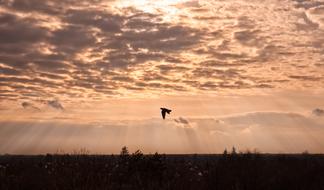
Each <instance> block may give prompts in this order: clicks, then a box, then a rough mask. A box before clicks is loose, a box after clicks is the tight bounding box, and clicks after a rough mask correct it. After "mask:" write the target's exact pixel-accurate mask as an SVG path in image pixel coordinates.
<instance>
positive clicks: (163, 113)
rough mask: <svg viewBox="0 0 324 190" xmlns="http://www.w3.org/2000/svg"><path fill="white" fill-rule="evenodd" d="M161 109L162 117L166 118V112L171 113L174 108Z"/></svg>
mask: <svg viewBox="0 0 324 190" xmlns="http://www.w3.org/2000/svg"><path fill="white" fill-rule="evenodd" d="M160 109H161V114H162V118H163V119H165V113H168V114H170V113H171V111H172V110H169V109H167V108H160Z"/></svg>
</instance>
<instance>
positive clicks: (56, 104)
mask: <svg viewBox="0 0 324 190" xmlns="http://www.w3.org/2000/svg"><path fill="white" fill-rule="evenodd" d="M47 105H48V106H50V107H51V108H54V109H57V110H61V111H63V110H64V107H63V106H62V104H61V103H60V102H59V101H58V100H49V101H47Z"/></svg>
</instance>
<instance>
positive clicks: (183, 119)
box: [174, 117, 190, 125]
mask: <svg viewBox="0 0 324 190" xmlns="http://www.w3.org/2000/svg"><path fill="white" fill-rule="evenodd" d="M174 121H175V122H176V123H179V124H184V125H189V124H190V123H189V121H188V120H186V119H185V118H183V117H179V119H175V120H174Z"/></svg>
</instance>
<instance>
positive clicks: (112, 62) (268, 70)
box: [0, 0, 324, 154]
mask: <svg viewBox="0 0 324 190" xmlns="http://www.w3.org/2000/svg"><path fill="white" fill-rule="evenodd" d="M323 95H324V1H322V0H263V1H261V0H226V1H225V0H160V1H155V0H60V1H56V0H42V1H41V0H0V116H1V117H0V154H6V153H9V154H43V153H62V152H65V153H71V152H74V151H78V150H80V149H81V148H85V149H87V150H89V151H90V153H94V154H110V153H118V152H119V151H120V149H121V147H122V146H127V147H129V149H130V151H135V150H137V149H140V150H142V151H143V152H144V153H154V152H160V153H172V154H182V153H221V152H222V151H223V150H224V149H225V148H226V149H228V150H230V149H231V148H232V147H233V146H235V147H236V148H237V149H238V150H239V151H247V150H251V151H252V150H257V151H259V152H269V153H300V152H303V151H306V150H307V151H309V152H313V153H324V141H323V140H322V139H324V96H323ZM160 107H167V108H170V109H171V110H172V112H171V114H170V115H167V118H166V120H162V118H161V115H160V114H161V113H160Z"/></svg>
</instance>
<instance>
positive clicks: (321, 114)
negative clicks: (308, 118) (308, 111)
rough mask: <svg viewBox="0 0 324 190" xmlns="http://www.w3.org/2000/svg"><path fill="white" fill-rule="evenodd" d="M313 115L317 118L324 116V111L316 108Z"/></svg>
mask: <svg viewBox="0 0 324 190" xmlns="http://www.w3.org/2000/svg"><path fill="white" fill-rule="evenodd" d="M312 114H313V115H315V116H324V110H323V109H320V108H316V109H314V110H313V111H312Z"/></svg>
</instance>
